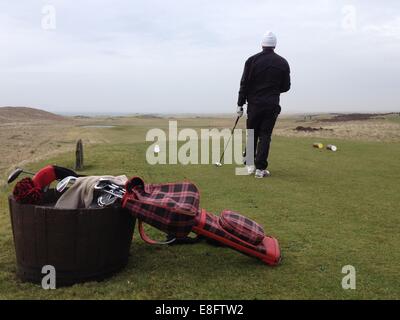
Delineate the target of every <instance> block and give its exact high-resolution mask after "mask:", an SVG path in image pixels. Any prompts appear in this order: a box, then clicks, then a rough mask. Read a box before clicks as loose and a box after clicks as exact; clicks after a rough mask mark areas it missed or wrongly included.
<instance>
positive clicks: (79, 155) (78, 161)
mask: <svg viewBox="0 0 400 320" xmlns="http://www.w3.org/2000/svg"><path fill="white" fill-rule="evenodd" d="M82 169H83V144H82V139H79V140H78V142H77V143H76V151H75V170H82Z"/></svg>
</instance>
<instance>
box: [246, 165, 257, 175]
mask: <svg viewBox="0 0 400 320" xmlns="http://www.w3.org/2000/svg"><path fill="white" fill-rule="evenodd" d="M246 169H247V173H248V174H249V175H252V174H254V172H256V167H255V166H246Z"/></svg>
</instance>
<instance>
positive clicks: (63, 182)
mask: <svg viewBox="0 0 400 320" xmlns="http://www.w3.org/2000/svg"><path fill="white" fill-rule="evenodd" d="M76 179H78V178H77V177H74V176H68V177H65V178H64V179H62V180H61V181H60V182H59V183H57V186H56V190H57V191H58V192H63V191H64V190H65V189H66V188H67V187H68V185H69V184H70V183H72V184H73V183H74V182H75V181H76Z"/></svg>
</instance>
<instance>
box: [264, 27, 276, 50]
mask: <svg viewBox="0 0 400 320" xmlns="http://www.w3.org/2000/svg"><path fill="white" fill-rule="evenodd" d="M261 46H262V47H274V48H275V47H276V36H275V35H274V34H273V33H272V32H271V31H267V32H266V33H265V34H264V36H263V39H262V42H261Z"/></svg>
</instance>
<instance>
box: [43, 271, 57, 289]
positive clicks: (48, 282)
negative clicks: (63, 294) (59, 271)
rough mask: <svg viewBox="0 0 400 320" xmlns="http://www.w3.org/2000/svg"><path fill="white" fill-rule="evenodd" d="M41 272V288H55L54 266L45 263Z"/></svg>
mask: <svg viewBox="0 0 400 320" xmlns="http://www.w3.org/2000/svg"><path fill="white" fill-rule="evenodd" d="M42 274H44V275H45V276H44V277H43V278H42V288H43V289H44V290H49V289H52V290H54V289H55V288H56V268H54V266H52V265H45V266H43V268H42Z"/></svg>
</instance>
